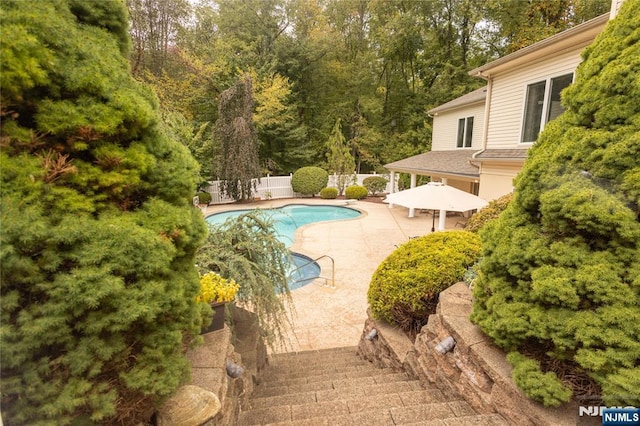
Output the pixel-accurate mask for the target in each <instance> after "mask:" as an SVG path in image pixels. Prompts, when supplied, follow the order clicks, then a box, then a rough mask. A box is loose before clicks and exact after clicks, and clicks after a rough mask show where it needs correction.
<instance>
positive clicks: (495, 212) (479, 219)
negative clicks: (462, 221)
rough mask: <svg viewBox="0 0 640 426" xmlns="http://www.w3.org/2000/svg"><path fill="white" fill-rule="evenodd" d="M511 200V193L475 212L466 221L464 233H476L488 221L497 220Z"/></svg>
mask: <svg viewBox="0 0 640 426" xmlns="http://www.w3.org/2000/svg"><path fill="white" fill-rule="evenodd" d="M511 200H513V192H510V193H508V194H505V195H503V196H502V197H500V198H497V199H495V200H492V201H490V202H489V204H488V205H486V206H485V207H483V208H481V209H480V210H478V211H477V212H475V213H474V214H473V215H472V216H471V217H470V218H469V220H468V221H467V223H466V225H465V227H464V229H465V231H471V232H478V231H479V230H480V229H482V228H483V227H484V226H485V225H486V224H487V223H489V222H490V221H492V220H494V219H497V218H498V217H499V216H500V213H502V212H503V211H504V210H505V209H506V208H507V206H508V205H509V203H510V202H511Z"/></svg>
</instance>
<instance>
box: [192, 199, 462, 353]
mask: <svg viewBox="0 0 640 426" xmlns="http://www.w3.org/2000/svg"><path fill="white" fill-rule="evenodd" d="M286 204H325V205H338V206H345V205H347V203H346V202H345V200H322V199H318V198H289V199H278V200H269V201H260V202H255V203H248V204H224V205H215V206H209V207H207V208H206V211H205V212H204V214H205V215H210V214H213V213H218V212H221V211H227V210H242V209H254V208H272V207H280V206H283V205H286ZM348 207H352V208H355V209H358V210H360V211H361V212H363V215H362V216H360V217H358V218H355V219H348V220H341V221H333V222H321V223H314V224H310V225H306V226H303V227H302V228H299V229H298V230H297V231H296V237H295V241H294V243H293V245H292V246H291V250H292V251H295V252H298V253H302V254H304V255H307V256H309V257H311V258H312V259H317V258H319V257H321V256H325V255H326V256H330V257H331V258H332V259H334V261H335V271H334V274H335V288H328V287H325V286H323V285H322V284H323V283H324V280H322V279H318V280H315V281H314V282H313V283H310V284H308V285H305V286H303V287H301V288H298V289H296V290H294V291H292V292H291V296H292V300H293V304H292V305H293V306H292V309H291V311H290V314H291V318H292V322H293V327H292V328H291V329H290V330H288V335H287V337H288V342H287V346H286V347H282V348H277V349H276V350H275V352H296V351H305V350H318V349H328V348H336V347H344V346H356V345H357V344H358V341H359V340H360V335H361V333H362V330H363V327H364V322H365V320H366V319H367V290H368V288H369V282H370V281H371V276H372V275H373V273H374V272H375V270H376V268H377V267H378V265H379V264H380V263H381V262H382V261H383V260H384V259H385V258H386V257H387V256H388V255H389V254H391V252H393V251H394V250H395V249H396V248H397V246H399V245H400V244H402V243H405V242H407V241H409V239H410V238H412V237H418V236H422V235H426V234H428V233H430V232H431V223H432V219H431V215H430V214H424V213H419V212H418V211H416V216H415V217H413V218H410V217H408V209H406V208H404V207H400V206H395V207H393V208H389V205H388V204H381V203H375V202H368V201H357V202H353V203H352V204H349V205H348ZM460 219H461V217H460V216H452V217H448V218H447V223H446V229H448V230H450V229H455V227H456V222H458V221H459V220H460ZM437 226H438V221H437V219H436V227H437ZM458 229H460V228H458ZM318 263H319V264H320V266H321V267H322V275H323V276H324V277H331V269H332V268H331V261H330V260H329V259H328V258H326V257H325V258H322V259H320V260H318Z"/></svg>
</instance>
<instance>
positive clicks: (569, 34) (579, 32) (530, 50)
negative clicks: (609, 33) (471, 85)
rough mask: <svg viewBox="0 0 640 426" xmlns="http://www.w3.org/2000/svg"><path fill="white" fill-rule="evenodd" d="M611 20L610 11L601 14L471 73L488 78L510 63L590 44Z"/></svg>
mask: <svg viewBox="0 0 640 426" xmlns="http://www.w3.org/2000/svg"><path fill="white" fill-rule="evenodd" d="M608 20H609V13H606V14H603V15H600V16H598V17H596V18H593V19H590V20H589V21H586V22H583V23H582V24H579V25H576V26H575V27H573V28H569V29H568V30H565V31H562V32H560V33H558V34H555V35H553V36H551V37H548V38H545V39H544V40H540V41H539V42H537V43H534V44H532V45H530V46H527V47H523V48H522V49H520V50H517V51H515V52H513V53H511V54H509V55H506V56H503V57H501V58H498V59H496V60H494V61H491V62H489V63H487V64H485V65H482V66H480V67H478V68H474V69H472V70H471V71H469V75H471V76H474V77H481V78H486V77H487V76H489V75H491V74H494V73H496V72H499V71H501V70H502V69H503V68H505V66H506V65H507V64H508V65H509V68H511V67H513V66H515V65H516V64H517V63H518V62H524V61H531V60H532V59H534V58H538V57H543V56H547V55H549V54H551V53H553V52H555V51H560V50H563V49H566V48H567V47H568V46H579V45H581V44H585V45H588V44H590V43H591V42H592V41H593V40H594V39H595V37H596V35H597V34H598V33H599V32H600V31H601V30H602V27H604V26H605V25H606V23H607V21H608ZM568 42H570V43H568Z"/></svg>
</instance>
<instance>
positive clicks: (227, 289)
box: [196, 272, 240, 303]
mask: <svg viewBox="0 0 640 426" xmlns="http://www.w3.org/2000/svg"><path fill="white" fill-rule="evenodd" d="M239 288H240V285H238V284H237V283H236V282H235V281H234V280H228V279H226V278H222V277H221V276H220V275H218V274H216V273H215V272H207V273H206V274H204V275H202V276H201V277H200V294H199V295H198V296H197V297H196V300H197V301H198V302H204V303H213V302H231V301H232V300H233V299H234V298H235V297H236V293H237V292H238V289H239Z"/></svg>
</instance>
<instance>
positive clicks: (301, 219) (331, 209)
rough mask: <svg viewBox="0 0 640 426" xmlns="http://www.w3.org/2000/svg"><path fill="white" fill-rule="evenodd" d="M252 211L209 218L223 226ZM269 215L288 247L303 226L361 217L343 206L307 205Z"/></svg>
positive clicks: (270, 211) (268, 212)
mask: <svg viewBox="0 0 640 426" xmlns="http://www.w3.org/2000/svg"><path fill="white" fill-rule="evenodd" d="M250 211H251V210H233V211H228V212H223V213H216V214H213V215H211V216H207V222H208V223H210V224H216V225H217V224H222V223H224V221H226V220H227V219H229V218H230V217H238V216H240V215H241V214H244V213H248V212H250ZM262 211H263V212H264V213H266V214H268V215H269V216H270V217H271V219H272V221H273V225H274V227H275V228H276V232H277V234H278V235H277V237H278V239H279V240H280V241H282V242H283V243H284V244H285V245H286V246H287V247H291V244H293V238H294V236H295V234H296V229H298V228H299V227H301V226H304V225H308V224H310V223H316V222H326V221H330V220H343V219H352V218H355V217H358V216H360V215H361V214H362V213H360V212H359V211H358V210H355V209H350V208H348V207H341V206H310V205H306V204H289V205H286V206H283V207H279V208H277V209H263V210H262Z"/></svg>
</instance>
